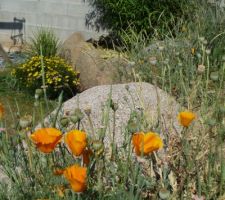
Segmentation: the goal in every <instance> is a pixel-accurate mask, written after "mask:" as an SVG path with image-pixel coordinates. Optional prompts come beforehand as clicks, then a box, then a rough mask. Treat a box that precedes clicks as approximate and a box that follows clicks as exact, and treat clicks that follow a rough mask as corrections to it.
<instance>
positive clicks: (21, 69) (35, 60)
mask: <svg viewBox="0 0 225 200" xmlns="http://www.w3.org/2000/svg"><path fill="white" fill-rule="evenodd" d="M42 59H43V63H42ZM43 68H44V71H43ZM12 75H13V76H14V77H15V78H16V79H17V80H18V83H19V84H20V86H21V87H25V88H27V89H29V91H32V92H33V91H35V89H39V88H41V87H42V86H43V78H44V81H45V87H46V88H47V89H46V90H47V94H48V96H49V97H51V98H55V97H57V96H58V95H59V93H60V92H61V91H64V93H65V94H66V95H67V96H73V95H74V94H75V93H76V92H77V90H78V86H79V73H78V72H77V71H75V70H74V69H73V68H72V66H71V65H69V64H67V63H66V61H65V60H64V59H62V58H60V57H57V56H55V57H41V56H34V57H31V58H30V59H29V60H27V61H26V62H25V63H22V64H20V65H19V66H17V67H16V68H15V69H14V70H13V71H12ZM43 75H44V77H43Z"/></svg>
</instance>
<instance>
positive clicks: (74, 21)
mask: <svg viewBox="0 0 225 200" xmlns="http://www.w3.org/2000/svg"><path fill="white" fill-rule="evenodd" d="M89 10H90V7H89V6H88V5H87V3H85V2H84V1H83V0H0V21H1V22H4V21H6V22H10V21H11V22H12V21H13V18H14V17H16V18H25V20H26V22H25V39H26V40H27V39H29V37H30V36H32V35H33V33H34V32H35V31H36V30H37V29H38V27H50V28H53V29H54V31H55V33H56V34H57V35H58V37H59V38H60V39H61V40H65V39H66V38H67V37H68V36H69V35H70V34H72V33H73V32H77V31H79V32H82V33H83V35H84V36H85V38H86V39H89V38H91V37H92V38H97V37H98V36H99V35H101V34H103V33H104V32H100V33H98V32H96V31H94V30H90V29H88V28H87V27H86V26H85V15H86V14H87V13H88V11H89ZM11 32H12V31H10V30H1V29H0V42H2V43H4V42H5V41H8V40H9V41H10V39H9V38H10V36H11Z"/></svg>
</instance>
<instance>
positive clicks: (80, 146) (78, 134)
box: [65, 130, 87, 156]
mask: <svg viewBox="0 0 225 200" xmlns="http://www.w3.org/2000/svg"><path fill="white" fill-rule="evenodd" d="M65 142H66V144H67V145H68V146H69V148H70V150H71V151H72V153H73V154H74V155H75V156H80V155H81V154H82V153H83V152H84V150H85V148H86V146H87V136H86V133H85V132H82V131H79V130H73V131H70V132H68V133H67V134H66V135H65Z"/></svg>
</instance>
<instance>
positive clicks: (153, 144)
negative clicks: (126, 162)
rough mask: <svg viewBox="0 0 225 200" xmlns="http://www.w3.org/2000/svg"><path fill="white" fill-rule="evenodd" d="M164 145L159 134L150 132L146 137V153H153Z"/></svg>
mask: <svg viewBox="0 0 225 200" xmlns="http://www.w3.org/2000/svg"><path fill="white" fill-rule="evenodd" d="M162 147H163V141H162V139H161V138H160V137H159V135H158V134H156V133H153V132H149V133H146V134H145V138H144V154H145V155H146V154H149V153H152V152H153V151H156V150H158V149H160V148H162Z"/></svg>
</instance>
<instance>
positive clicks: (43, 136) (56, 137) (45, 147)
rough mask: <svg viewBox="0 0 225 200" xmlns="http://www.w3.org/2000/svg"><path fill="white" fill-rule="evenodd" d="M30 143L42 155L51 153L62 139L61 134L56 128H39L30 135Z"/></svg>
mask: <svg viewBox="0 0 225 200" xmlns="http://www.w3.org/2000/svg"><path fill="white" fill-rule="evenodd" d="M30 137H31V139H32V141H33V142H34V143H35V144H36V147H37V148H38V149H39V150H40V151H41V152H43V153H51V152H52V151H53V150H54V148H55V147H56V145H57V144H58V143H59V142H60V139H61V138H62V133H61V132H60V131H59V130H58V129H56V128H41V129H38V130H37V131H35V132H34V133H32V134H31V136H30Z"/></svg>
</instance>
